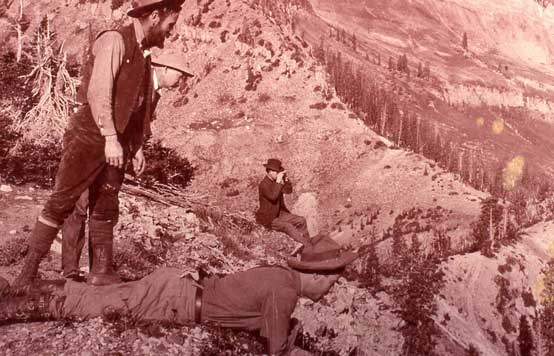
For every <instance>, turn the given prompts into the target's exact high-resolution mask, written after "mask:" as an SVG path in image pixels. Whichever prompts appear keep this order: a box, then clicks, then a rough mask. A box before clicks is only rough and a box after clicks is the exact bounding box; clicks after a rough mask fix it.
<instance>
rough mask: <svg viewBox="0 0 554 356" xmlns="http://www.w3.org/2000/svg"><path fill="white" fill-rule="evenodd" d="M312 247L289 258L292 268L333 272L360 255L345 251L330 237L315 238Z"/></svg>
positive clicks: (307, 246)
mask: <svg viewBox="0 0 554 356" xmlns="http://www.w3.org/2000/svg"><path fill="white" fill-rule="evenodd" d="M311 240H312V241H313V244H312V245H306V246H304V248H303V249H302V250H301V251H300V252H299V253H298V254H297V255H296V256H292V257H289V258H288V259H287V263H288V265H289V266H290V267H292V268H294V269H297V270H301V271H311V272H317V271H333V270H338V269H341V268H343V267H344V266H346V265H347V264H349V263H350V262H352V261H354V260H355V259H356V258H358V257H359V256H360V255H359V254H358V253H357V252H353V251H351V250H347V249H343V248H341V246H340V245H339V244H338V243H337V242H336V241H334V240H333V239H332V238H330V237H329V236H328V235H323V236H318V237H313V238H312V239H311Z"/></svg>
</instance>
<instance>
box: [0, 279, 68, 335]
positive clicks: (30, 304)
mask: <svg viewBox="0 0 554 356" xmlns="http://www.w3.org/2000/svg"><path fill="white" fill-rule="evenodd" d="M64 285H65V281H63V280H61V281H60V280H58V281H37V282H36V283H35V284H33V285H28V286H25V287H23V288H17V287H11V288H7V289H5V290H4V291H3V293H2V294H0V325H4V324H7V323H14V322H28V321H45V320H54V319H57V318H59V317H60V316H62V308H63V304H64V302H65V295H64Z"/></svg>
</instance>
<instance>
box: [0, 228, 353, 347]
mask: <svg viewBox="0 0 554 356" xmlns="http://www.w3.org/2000/svg"><path fill="white" fill-rule="evenodd" d="M315 240H318V241H315ZM358 256H359V254H358V253H355V252H352V251H344V250H342V249H341V247H340V246H339V245H338V244H337V243H336V242H335V241H333V240H332V239H331V238H329V237H327V236H324V237H321V238H315V239H314V244H313V245H310V246H306V247H305V248H304V249H303V250H302V251H301V253H300V254H299V255H298V256H294V257H290V258H289V259H288V260H287V262H288V265H289V267H290V268H286V267H281V266H267V267H257V268H253V269H249V270H246V271H243V272H238V273H233V274H230V275H227V276H224V277H207V278H205V279H204V280H202V281H195V280H194V279H192V278H191V277H189V276H188V275H183V273H182V271H180V270H178V269H173V268H161V269H159V270H157V271H156V272H154V273H152V274H150V275H149V276H147V277H145V278H143V279H141V280H138V281H135V282H128V283H119V284H112V285H107V286H92V285H87V284H84V283H77V282H74V281H71V280H67V281H65V280H58V281H44V282H41V283H35V284H34V285H30V286H26V287H23V288H21V287H19V288H10V287H9V286H8V285H7V283H6V282H5V281H4V280H2V279H1V278H0V288H2V285H4V290H3V291H2V290H0V295H2V296H1V297H0V325H2V324H6V323H13V322H21V321H33V320H51V319H54V320H55V319H87V318H95V317H99V316H103V315H113V313H119V314H121V315H128V316H130V317H131V318H132V319H133V320H137V321H158V322H169V323H174V324H179V325H194V324H199V323H208V324H212V325H217V326H220V327H227V328H239V329H244V330H249V331H259V332H260V336H262V337H264V338H266V339H267V348H268V352H269V354H270V355H289V354H290V353H291V351H292V349H293V348H294V346H293V343H294V339H295V335H294V333H292V334H291V335H290V336H289V326H290V318H291V315H292V313H293V311H294V308H295V307H296V304H297V301H298V298H299V297H307V298H310V299H312V300H313V301H317V300H319V299H320V298H321V297H322V296H323V295H325V294H326V293H327V292H328V291H329V289H330V288H331V287H332V286H333V284H334V283H335V282H336V281H337V279H338V278H339V276H340V273H341V272H342V270H343V269H344V267H345V266H346V265H347V264H349V263H350V262H352V261H353V260H355V259H356V258H357V257H358Z"/></svg>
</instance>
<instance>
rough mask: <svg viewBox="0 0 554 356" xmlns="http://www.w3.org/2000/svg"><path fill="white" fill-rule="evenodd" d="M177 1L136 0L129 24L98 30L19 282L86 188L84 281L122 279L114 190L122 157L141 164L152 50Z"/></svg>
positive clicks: (168, 28)
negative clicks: (116, 259) (116, 264)
mask: <svg viewBox="0 0 554 356" xmlns="http://www.w3.org/2000/svg"><path fill="white" fill-rule="evenodd" d="M182 3H183V0H162V1H157V0H134V1H133V9H132V10H130V11H129V13H128V15H129V16H130V17H132V18H133V22H132V23H131V24H130V25H128V26H125V27H122V28H119V29H116V30H111V31H105V32H102V33H100V35H99V36H98V37H97V38H96V41H95V42H94V45H93V47H92V50H91V53H90V57H89V59H88V63H87V64H86V65H85V66H84V71H83V73H84V74H83V80H82V84H81V88H80V93H81V95H78V100H80V102H81V103H83V105H81V107H80V108H79V110H78V111H77V112H76V113H75V114H74V115H73V116H72V117H71V120H70V123H69V125H68V129H67V131H66V134H65V135H64V145H63V146H64V149H63V153H62V158H61V161H60V165H59V168H58V172H57V174H56V184H55V186H54V191H53V192H52V194H51V195H50V197H49V199H48V201H47V202H46V204H45V206H44V208H43V210H42V212H41V213H40V215H39V217H38V220H37V222H36V225H35V227H34V229H33V232H32V235H31V237H30V240H29V250H28V253H27V257H26V259H25V263H24V266H23V268H22V270H21V272H20V274H19V276H18V277H17V279H16V282H15V284H16V285H19V286H23V285H29V284H32V283H33V281H34V280H35V278H36V277H37V273H38V267H39V265H40V261H41V260H42V258H43V257H44V256H45V255H46V254H47V253H48V251H49V250H50V246H51V245H52V242H53V241H54V239H55V237H56V235H57V233H58V231H59V229H60V227H61V225H62V224H63V222H64V220H65V219H66V218H67V217H68V216H69V214H71V212H72V211H73V209H74V207H75V203H76V202H77V200H78V199H79V197H80V196H81V194H82V193H83V192H84V191H85V190H87V189H88V190H89V206H90V224H89V226H90V228H89V231H90V242H91V246H92V251H93V261H92V266H91V273H90V275H89V279H88V282H89V283H90V284H93V285H106V284H112V283H118V282H120V281H121V280H120V278H119V277H118V276H117V274H116V273H115V271H114V268H113V263H112V256H113V227H114V226H115V224H116V223H117V220H118V217H119V200H118V193H119V189H120V187H121V184H122V182H123V177H124V170H123V167H124V166H125V163H126V161H127V160H128V159H129V158H133V159H134V160H135V161H136V163H137V166H136V167H135V169H138V170H142V169H143V168H144V163H145V162H144V155H143V153H142V142H143V138H144V132H145V128H148V127H149V122H150V116H151V112H152V109H151V108H152V97H153V96H152V95H153V94H152V90H153V86H152V81H151V80H150V78H151V74H150V56H149V54H150V52H149V51H148V49H150V48H152V47H159V48H163V46H164V41H165V39H166V38H167V37H169V36H170V35H171V34H172V32H173V28H174V26H175V23H176V22H177V19H178V17H179V12H180V10H181V5H182Z"/></svg>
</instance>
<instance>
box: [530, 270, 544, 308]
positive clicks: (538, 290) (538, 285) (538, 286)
mask: <svg viewBox="0 0 554 356" xmlns="http://www.w3.org/2000/svg"><path fill="white" fill-rule="evenodd" d="M531 292H532V293H533V296H538V299H539V300H538V301H539V303H541V304H542V303H543V302H544V301H545V298H544V293H543V292H544V275H543V274H540V275H538V276H537V279H536V280H535V283H534V284H533V285H532V286H531Z"/></svg>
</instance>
